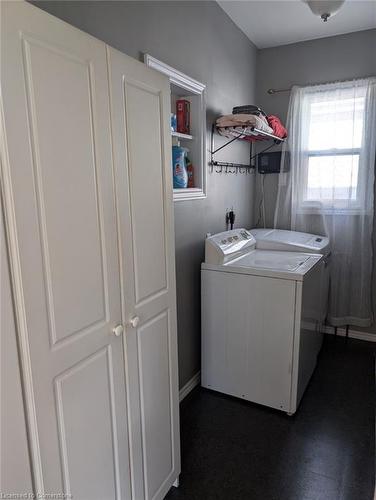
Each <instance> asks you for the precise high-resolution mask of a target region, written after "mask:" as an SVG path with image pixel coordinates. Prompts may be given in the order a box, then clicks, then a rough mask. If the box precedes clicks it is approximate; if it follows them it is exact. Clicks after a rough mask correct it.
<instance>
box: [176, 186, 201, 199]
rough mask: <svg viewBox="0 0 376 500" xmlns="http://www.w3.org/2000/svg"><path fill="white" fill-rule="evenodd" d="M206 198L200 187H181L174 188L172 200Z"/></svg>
mask: <svg viewBox="0 0 376 500" xmlns="http://www.w3.org/2000/svg"><path fill="white" fill-rule="evenodd" d="M200 198H206V195H205V193H204V191H203V190H202V189H201V188H181V189H174V201H188V200H197V199H200Z"/></svg>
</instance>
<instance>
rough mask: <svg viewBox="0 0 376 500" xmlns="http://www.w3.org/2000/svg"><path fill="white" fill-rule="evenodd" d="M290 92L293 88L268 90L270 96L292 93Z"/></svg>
mask: <svg viewBox="0 0 376 500" xmlns="http://www.w3.org/2000/svg"><path fill="white" fill-rule="evenodd" d="M290 91H291V87H290V88H288V89H268V90H267V92H268V94H270V95H273V94H278V93H279V92H290Z"/></svg>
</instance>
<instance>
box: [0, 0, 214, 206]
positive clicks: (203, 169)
mask: <svg viewBox="0 0 376 500" xmlns="http://www.w3.org/2000/svg"><path fill="white" fill-rule="evenodd" d="M0 1H1V0H0ZM144 62H145V64H146V65H147V66H149V67H150V68H153V69H155V70H157V71H159V72H160V73H163V74H164V75H167V76H168V78H169V80H170V87H171V110H173V112H175V105H176V99H177V98H180V99H187V100H188V101H189V102H190V111H191V113H190V117H191V123H190V125H191V129H190V130H191V131H192V133H193V135H190V134H181V133H180V132H172V131H171V137H176V139H181V140H182V141H187V143H185V144H184V146H185V147H187V148H189V159H190V160H191V162H192V164H193V168H194V182H195V186H196V187H194V188H184V189H174V192H173V199H174V201H188V200H197V199H202V198H206V173H207V165H208V163H207V157H206V106H205V89H206V87H205V85H204V84H203V83H200V82H198V81H197V80H194V79H193V78H191V77H189V76H188V75H186V74H184V73H182V72H181V71H178V70H176V69H175V68H172V67H171V66H169V65H168V64H165V63H163V62H162V61H159V60H158V59H155V57H152V56H151V55H149V54H144ZM188 141H191V142H189V143H188Z"/></svg>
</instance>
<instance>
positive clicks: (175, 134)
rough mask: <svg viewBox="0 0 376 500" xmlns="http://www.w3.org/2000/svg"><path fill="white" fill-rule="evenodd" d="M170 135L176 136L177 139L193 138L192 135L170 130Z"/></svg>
mask: <svg viewBox="0 0 376 500" xmlns="http://www.w3.org/2000/svg"><path fill="white" fill-rule="evenodd" d="M171 135H172V137H178V138H179V139H188V140H190V141H191V140H192V139H193V135H189V134H181V133H180V132H171Z"/></svg>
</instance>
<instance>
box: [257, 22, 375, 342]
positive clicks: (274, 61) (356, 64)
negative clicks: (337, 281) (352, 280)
mask: <svg viewBox="0 0 376 500" xmlns="http://www.w3.org/2000/svg"><path fill="white" fill-rule="evenodd" d="M375 75H376V29H373V30H367V31H360V32H357V33H350V34H347V35H340V36H334V37H330V38H322V39H319V40H311V41H308V42H300V43H294V44H291V45H283V46H280V47H274V48H270V49H263V50H259V51H258V54H257V82H256V96H257V102H258V104H259V106H261V107H262V108H263V109H265V111H266V112H267V113H272V114H276V115H277V116H279V117H280V118H281V119H282V121H285V120H286V115H287V109H288V104H289V97H290V94H289V93H288V92H283V93H280V94H274V95H269V94H267V90H268V89H269V88H276V89H285V88H289V87H291V85H293V84H297V85H309V84H315V83H325V82H333V81H336V80H349V79H352V78H359V77H366V76H375ZM260 177H261V176H260V175H257V176H256V196H255V207H258V204H259V200H260ZM277 180H278V175H277V174H270V175H267V176H265V184H264V186H265V208H266V225H267V226H269V227H270V226H272V225H273V217H274V207H275V200H276V196H277ZM256 219H257V215H256ZM375 222H376V220H375ZM375 236H376V231H374V237H375ZM374 248H375V249H376V245H375V246H374ZM375 268H376V255H375ZM374 274H375V273H374ZM374 291H375V292H374V300H375V306H374V311H375V314H376V278H375V276H374ZM357 330H362V329H361V328H357ZM363 330H366V331H370V332H372V333H376V324H374V325H373V326H372V327H371V328H369V329H363Z"/></svg>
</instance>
